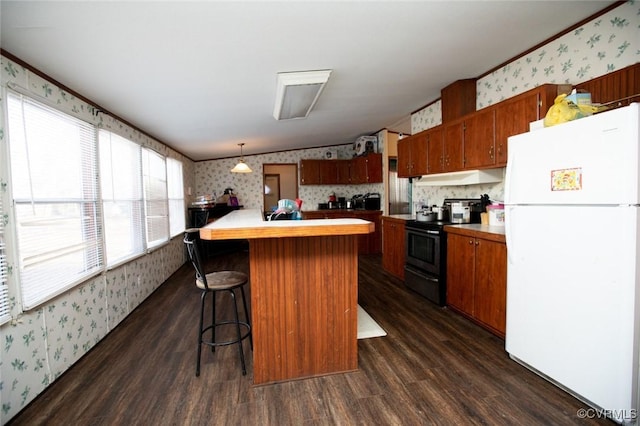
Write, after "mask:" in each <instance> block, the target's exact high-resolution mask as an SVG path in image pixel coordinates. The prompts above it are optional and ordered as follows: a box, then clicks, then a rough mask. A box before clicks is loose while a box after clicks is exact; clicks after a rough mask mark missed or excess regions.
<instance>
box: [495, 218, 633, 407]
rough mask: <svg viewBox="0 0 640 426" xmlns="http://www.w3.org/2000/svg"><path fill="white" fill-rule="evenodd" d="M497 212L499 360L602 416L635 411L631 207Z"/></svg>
mask: <svg viewBox="0 0 640 426" xmlns="http://www.w3.org/2000/svg"><path fill="white" fill-rule="evenodd" d="M506 214H507V221H506V229H505V230H506V236H507V249H508V251H507V259H508V263H507V331H506V350H507V352H509V353H510V354H511V356H513V357H515V358H517V359H519V360H520V361H522V362H524V363H526V364H527V365H529V366H531V367H533V368H534V369H536V370H537V371H538V372H540V373H542V374H544V375H546V376H548V377H550V378H551V379H553V380H555V381H557V382H559V383H560V384H562V385H563V386H565V387H567V388H568V389H570V390H572V392H574V393H577V394H578V395H580V396H581V397H582V398H586V399H587V400H589V401H591V402H593V403H595V404H597V405H598V406H600V407H602V408H604V409H612V410H613V409H615V410H631V409H632V408H638V407H634V406H633V404H635V403H636V401H632V393H633V392H632V390H633V388H634V385H635V383H636V382H637V379H638V365H639V360H638V343H639V342H638V339H639V336H638V331H637V330H636V329H635V327H634V325H635V324H637V323H638V312H637V308H636V305H637V304H638V302H640V296H639V295H638V292H637V290H636V286H637V280H638V278H639V276H640V273H639V272H638V266H637V256H638V254H639V253H638V251H637V250H638V248H637V235H638V229H639V228H640V223H639V221H640V219H639V215H638V208H637V207H599V206H594V207H587V206H569V207H567V206H524V207H523V206H515V207H513V206H508V207H507V209H506ZM603 219H605V221H604V222H605V223H607V224H609V225H608V226H606V227H598V224H600V223H603ZM627 412H629V411H627Z"/></svg>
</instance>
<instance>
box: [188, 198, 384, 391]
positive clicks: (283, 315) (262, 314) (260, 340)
mask: <svg viewBox="0 0 640 426" xmlns="http://www.w3.org/2000/svg"><path fill="white" fill-rule="evenodd" d="M373 229H374V224H373V223H372V222H368V221H364V220H361V219H319V220H304V221H275V222H264V221H262V220H261V215H260V213H259V212H255V213H253V214H252V213H251V211H237V212H233V213H231V214H229V215H228V216H225V217H224V218H223V219H221V220H219V221H217V222H214V223H211V224H209V225H208V226H206V227H205V228H201V230H200V236H201V237H202V238H204V239H238V238H243V239H245V238H246V239H248V240H249V266H250V285H251V321H252V332H253V382H254V384H267V383H275V382H282V381H286V380H293V379H301V378H306V377H314V376H322V375H326V374H331V373H342V372H347V371H353V370H356V369H357V368H358V341H357V338H358V336H357V333H358V331H357V328H358V326H357V320H358V312H357V303H358V300H357V299H358V235H361V234H367V233H370V232H372V231H373Z"/></svg>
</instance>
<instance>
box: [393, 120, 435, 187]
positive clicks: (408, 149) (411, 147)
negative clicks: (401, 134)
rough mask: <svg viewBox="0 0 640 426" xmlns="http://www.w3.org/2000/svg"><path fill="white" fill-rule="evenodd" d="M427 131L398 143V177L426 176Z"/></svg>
mask: <svg viewBox="0 0 640 426" xmlns="http://www.w3.org/2000/svg"><path fill="white" fill-rule="evenodd" d="M428 141H429V130H425V131H422V132H420V133H416V134H415V135H411V136H409V137H406V138H404V139H400V140H399V141H398V177H404V178H406V177H414V176H422V175H426V174H427V150H428V148H427V145H428Z"/></svg>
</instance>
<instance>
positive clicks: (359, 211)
mask: <svg viewBox="0 0 640 426" xmlns="http://www.w3.org/2000/svg"><path fill="white" fill-rule="evenodd" d="M305 213H371V214H375V213H382V210H367V209H321V210H302V214H303V215H304V214H305Z"/></svg>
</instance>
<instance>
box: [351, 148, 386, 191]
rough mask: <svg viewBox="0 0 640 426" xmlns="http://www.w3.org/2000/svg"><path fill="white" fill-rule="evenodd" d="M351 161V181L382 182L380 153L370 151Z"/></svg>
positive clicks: (356, 182) (355, 182) (358, 182)
mask: <svg viewBox="0 0 640 426" xmlns="http://www.w3.org/2000/svg"><path fill="white" fill-rule="evenodd" d="M350 161H351V182H350V183H353V184H360V183H379V182H382V154H375V153H371V154H368V155H365V156H362V157H356V158H353V159H352V160H350Z"/></svg>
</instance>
